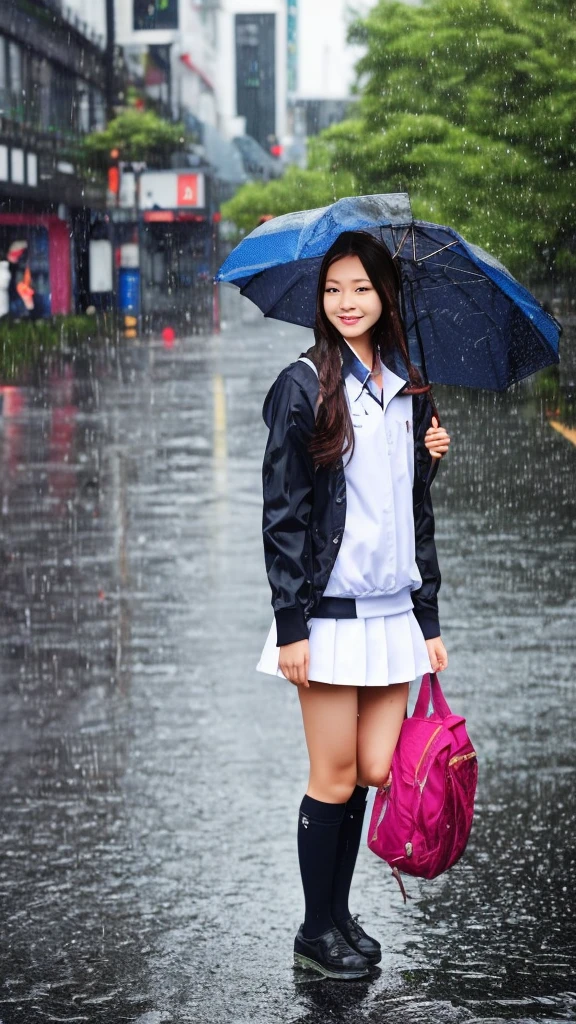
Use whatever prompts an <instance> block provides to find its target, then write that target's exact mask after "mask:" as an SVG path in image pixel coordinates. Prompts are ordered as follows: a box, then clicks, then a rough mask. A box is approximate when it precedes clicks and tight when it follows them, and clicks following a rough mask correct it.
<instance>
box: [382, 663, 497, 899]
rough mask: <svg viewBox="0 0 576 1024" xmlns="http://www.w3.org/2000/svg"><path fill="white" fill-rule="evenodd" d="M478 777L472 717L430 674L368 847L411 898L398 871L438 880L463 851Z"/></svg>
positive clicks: (403, 733)
mask: <svg viewBox="0 0 576 1024" xmlns="http://www.w3.org/2000/svg"><path fill="white" fill-rule="evenodd" d="M430 706H431V708H432V710H431V713H430V714H428V711H429V710H430ZM477 778H478V761H477V758H476V751H475V750H474V747H473V746H472V744H471V742H470V739H469V737H468V733H467V732H466V719H465V718H462V717H461V716H460V715H453V714H452V712H451V711H450V708H449V707H448V704H447V702H446V699H445V697H444V694H443V693H442V690H441V688H440V683H439V682H438V677H437V675H436V673H435V672H434V673H427V674H426V675H425V676H423V678H422V685H421V687H420V693H419V694H418V700H417V701H416V707H415V708H414V714H413V715H412V717H411V718H406V719H405V720H404V722H403V723H402V728H401V730H400V737H399V739H398V744H397V746H396V750H395V752H394V757H393V759H392V769H391V772H390V775H389V776H388V779H387V781H386V782H385V783H384V784H383V785H382V786H380V788H379V790H378V792H377V793H376V799H375V801H374V809H373V811H372V818H371V821H370V830H369V833H368V846H369V847H370V849H371V850H372V851H373V852H374V853H375V854H377V855H378V857H382V859H383V860H385V861H387V863H388V864H389V865H390V867H391V868H392V873H393V875H394V877H395V878H396V881H397V882H398V884H399V886H400V889H401V891H402V895H403V897H404V902H406V890H405V889H404V885H403V883H402V879H401V878H400V874H399V871H406V872H407V873H408V874H409V875H416V876H417V877H419V878H436V876H437V875H440V874H441V873H442V872H443V871H447V870H448V868H450V867H452V865H453V864H455V863H456V861H457V860H458V858H459V857H461V856H462V854H463V853H464V850H465V849H466V843H467V842H468V836H469V835H470V829H471V828H472V819H473V816H474V794H475V792H476V781H477Z"/></svg>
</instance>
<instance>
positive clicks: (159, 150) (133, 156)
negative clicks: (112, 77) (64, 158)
mask: <svg viewBox="0 0 576 1024" xmlns="http://www.w3.org/2000/svg"><path fill="white" fill-rule="evenodd" d="M185 141H186V138H185V131H184V125H182V124H172V123H171V122H169V121H164V120H163V119H162V118H161V117H159V116H158V114H156V113H155V112H154V111H153V110H130V109H128V110H124V111H122V113H121V114H119V115H118V117H115V118H114V119H113V120H112V121H109V122H108V124H107V125H106V128H104V130H103V131H96V132H92V133H91V135H87V136H86V138H85V140H84V151H85V157H86V160H87V162H88V163H89V164H92V165H94V166H96V167H98V166H105V165H106V164H107V163H108V161H109V156H110V150H111V149H117V150H118V151H119V153H120V159H121V160H128V161H129V160H145V161H147V162H148V163H150V164H152V165H158V164H161V163H162V162H164V161H165V160H166V158H167V157H168V156H169V155H170V154H171V153H173V152H174V151H176V150H179V149H182V148H183V146H184V143H185Z"/></svg>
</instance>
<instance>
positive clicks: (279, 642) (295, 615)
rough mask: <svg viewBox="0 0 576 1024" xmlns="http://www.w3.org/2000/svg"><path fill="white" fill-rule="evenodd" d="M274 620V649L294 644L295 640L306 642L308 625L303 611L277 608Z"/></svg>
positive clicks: (298, 608)
mask: <svg viewBox="0 0 576 1024" xmlns="http://www.w3.org/2000/svg"><path fill="white" fill-rule="evenodd" d="M274 617H275V619H276V647H284V646H285V645H286V644H295V643H296V641H297V640H307V639H308V637H309V636H310V631H309V629H308V623H307V622H306V618H305V615H304V611H303V609H302V608H301V607H300V606H298V607H296V608H279V609H278V611H275V612H274Z"/></svg>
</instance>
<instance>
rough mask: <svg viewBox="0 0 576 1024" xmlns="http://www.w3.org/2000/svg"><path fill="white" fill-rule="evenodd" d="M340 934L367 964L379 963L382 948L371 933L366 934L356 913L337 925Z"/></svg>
mask: <svg viewBox="0 0 576 1024" xmlns="http://www.w3.org/2000/svg"><path fill="white" fill-rule="evenodd" d="M338 927H339V929H340V931H341V932H342V935H343V936H344V938H345V939H346V942H347V943H348V945H349V946H352V949H355V950H356V952H357V953H360V955H361V956H363V957H364V959H365V960H367V961H368V963H369V964H371V965H372V966H374V964H379V963H380V961H381V959H382V950H381V948H380V943H379V942H377V941H376V939H373V938H372V936H371V935H367V934H366V932H365V931H364V929H363V928H361V927H360V925H359V924H358V915H356V914H355V915H354V917H349V918H348V920H347V921H344V923H343V924H339V925H338Z"/></svg>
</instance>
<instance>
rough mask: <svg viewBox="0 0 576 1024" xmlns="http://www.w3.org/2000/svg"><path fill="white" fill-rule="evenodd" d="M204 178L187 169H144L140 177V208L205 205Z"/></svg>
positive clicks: (186, 207)
mask: <svg viewBox="0 0 576 1024" xmlns="http://www.w3.org/2000/svg"><path fill="white" fill-rule="evenodd" d="M205 192H206V190H205V179H204V175H203V174H201V173H196V174H192V173H189V172H188V171H182V172H179V171H145V172H144V174H143V175H142V176H141V178H140V208H141V209H142V210H182V209H184V210H190V209H196V210H197V209H202V208H203V207H204V206H205V205H206V195H205Z"/></svg>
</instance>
